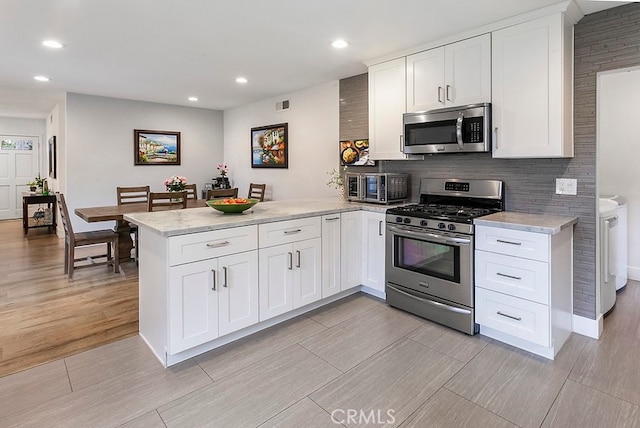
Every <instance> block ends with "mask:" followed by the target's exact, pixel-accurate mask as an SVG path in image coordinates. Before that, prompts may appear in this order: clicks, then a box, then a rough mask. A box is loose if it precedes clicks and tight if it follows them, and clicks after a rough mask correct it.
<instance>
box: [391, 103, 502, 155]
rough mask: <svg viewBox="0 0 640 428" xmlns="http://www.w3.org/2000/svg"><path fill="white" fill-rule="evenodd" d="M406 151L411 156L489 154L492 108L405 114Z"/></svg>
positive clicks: (487, 104)
mask: <svg viewBox="0 0 640 428" xmlns="http://www.w3.org/2000/svg"><path fill="white" fill-rule="evenodd" d="M402 119H403V120H402V122H403V125H404V145H403V151H404V153H408V154H432V153H462V152H488V151H490V150H491V104H489V103H483V104H472V105H466V106H461V107H449V108H443V109H438V110H431V111H428V112H423V113H405V114H404V115H403V117H402Z"/></svg>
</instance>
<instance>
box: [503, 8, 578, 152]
mask: <svg viewBox="0 0 640 428" xmlns="http://www.w3.org/2000/svg"><path fill="white" fill-rule="evenodd" d="M567 24H568V22H566V21H565V18H564V16H563V15H562V14H557V15H552V16H549V17H545V18H541V19H536V20H534V21H529V22H526V23H523V24H519V25H514V26H512V27H508V28H505V29H502V30H499V31H496V32H494V33H493V36H492V40H493V46H492V58H493V63H492V92H493V95H492V99H493V126H494V138H493V157H496V158H538V157H571V156H573V136H572V132H573V131H572V129H571V128H572V127H573V125H572V120H573V118H572V116H573V115H572V106H571V99H572V97H573V89H572V88H573V77H572V74H573V68H572V65H573V44H572V39H573V27H572V26H571V25H567Z"/></svg>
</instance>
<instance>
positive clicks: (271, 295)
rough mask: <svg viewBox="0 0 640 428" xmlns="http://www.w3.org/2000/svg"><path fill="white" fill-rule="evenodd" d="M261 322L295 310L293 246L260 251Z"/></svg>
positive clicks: (285, 245)
mask: <svg viewBox="0 0 640 428" xmlns="http://www.w3.org/2000/svg"><path fill="white" fill-rule="evenodd" d="M258 263H259V270H258V275H259V283H260V292H259V295H260V311H259V312H260V321H264V320H266V319H269V318H273V317H275V316H277V315H280V314H283V313H285V312H287V311H290V310H292V309H293V248H292V244H284V245H278V246H275V247H268V248H261V249H260V250H258Z"/></svg>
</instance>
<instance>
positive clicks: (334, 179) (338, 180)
mask: <svg viewBox="0 0 640 428" xmlns="http://www.w3.org/2000/svg"><path fill="white" fill-rule="evenodd" d="M346 170H347V167H346V166H345V167H343V168H342V169H335V168H333V169H332V170H331V171H329V172H327V175H328V176H329V181H327V183H326V184H327V186H329V187H331V188H333V189H339V188H340V187H342V186H343V185H344V179H343V178H342V171H346Z"/></svg>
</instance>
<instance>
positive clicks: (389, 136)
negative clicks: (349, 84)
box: [369, 57, 406, 159]
mask: <svg viewBox="0 0 640 428" xmlns="http://www.w3.org/2000/svg"><path fill="white" fill-rule="evenodd" d="M405 69H406V67H405V58H404V57H403V58H398V59H394V60H392V61H387V62H383V63H381V64H376V65H372V66H371V67H369V156H370V157H371V159H406V156H405V155H404V153H403V152H402V134H403V129H402V114H403V113H404V112H405V109H406V106H405V104H406V103H405V93H406V85H405V79H406V72H405Z"/></svg>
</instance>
